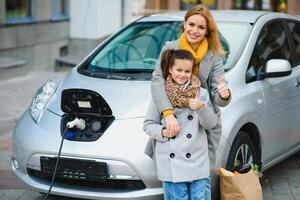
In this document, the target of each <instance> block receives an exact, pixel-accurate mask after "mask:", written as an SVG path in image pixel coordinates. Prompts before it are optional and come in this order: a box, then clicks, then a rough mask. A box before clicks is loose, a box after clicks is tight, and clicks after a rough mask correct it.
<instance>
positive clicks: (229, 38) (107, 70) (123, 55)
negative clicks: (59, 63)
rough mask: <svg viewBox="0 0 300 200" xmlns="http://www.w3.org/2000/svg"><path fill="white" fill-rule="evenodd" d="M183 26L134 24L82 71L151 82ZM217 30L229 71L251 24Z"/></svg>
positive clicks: (165, 23)
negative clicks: (165, 50) (164, 49)
mask: <svg viewBox="0 0 300 200" xmlns="http://www.w3.org/2000/svg"><path fill="white" fill-rule="evenodd" d="M181 26H182V22H138V23H134V24H132V25H130V26H129V27H127V28H126V29H124V30H123V31H122V32H120V33H119V34H118V35H116V36H115V37H113V38H112V39H111V40H110V41H109V42H108V43H106V44H104V45H103V46H102V47H101V48H100V49H99V50H98V51H97V52H96V53H95V54H94V55H93V56H92V57H91V59H90V60H88V62H87V63H86V64H83V65H82V66H81V67H79V70H80V71H81V72H84V73H85V74H87V75H90V76H95V77H102V78H111V79H123V80H136V79H141V80H145V79H150V78H151V73H152V71H153V69H154V67H155V64H156V62H157V59H158V57H159V54H160V51H161V49H162V47H163V46H164V44H165V42H166V41H171V40H176V39H177V38H178V37H179V34H180V32H181ZM218 27H219V29H220V32H221V34H222V37H221V41H222V43H223V46H224V48H225V49H226V51H227V52H228V53H227V56H226V59H225V60H224V64H225V69H230V68H231V64H232V63H233V62H234V61H235V59H236V57H237V55H238V53H239V52H240V50H241V49H243V45H244V43H245V41H246V39H245V38H246V36H247V35H248V33H249V29H250V24H249V25H248V26H247V24H241V23H228V22H220V23H218Z"/></svg>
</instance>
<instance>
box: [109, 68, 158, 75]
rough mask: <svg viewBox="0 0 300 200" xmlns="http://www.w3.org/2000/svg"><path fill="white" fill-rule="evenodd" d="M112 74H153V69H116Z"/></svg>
mask: <svg viewBox="0 0 300 200" xmlns="http://www.w3.org/2000/svg"><path fill="white" fill-rule="evenodd" d="M111 72H112V73H135V74H138V73H152V72H153V69H115V70H112V71H111Z"/></svg>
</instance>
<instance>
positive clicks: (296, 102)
mask: <svg viewBox="0 0 300 200" xmlns="http://www.w3.org/2000/svg"><path fill="white" fill-rule="evenodd" d="M286 24H287V26H286V27H287V29H288V31H289V36H290V42H291V50H292V53H293V63H292V67H293V72H292V74H291V77H290V79H291V81H292V83H293V89H294V93H293V96H292V99H291V105H290V106H291V107H292V110H291V112H290V117H289V120H290V125H291V127H290V128H291V131H292V135H291V137H292V138H293V140H292V143H291V145H293V146H296V145H298V143H299V141H300V120H299V114H300V22H299V21H288V22H287V23H286ZM293 146H291V147H293Z"/></svg>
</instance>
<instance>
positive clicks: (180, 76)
mask: <svg viewBox="0 0 300 200" xmlns="http://www.w3.org/2000/svg"><path fill="white" fill-rule="evenodd" d="M193 64H194V63H193V61H191V60H187V59H177V58H175V60H174V65H173V66H172V67H171V68H170V69H169V72H170V74H171V77H172V79H173V81H175V82H176V83H177V84H179V85H182V84H184V83H186V82H187V81H188V80H189V79H190V78H191V76H192V69H193Z"/></svg>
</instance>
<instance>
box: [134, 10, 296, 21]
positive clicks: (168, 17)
mask: <svg viewBox="0 0 300 200" xmlns="http://www.w3.org/2000/svg"><path fill="white" fill-rule="evenodd" d="M185 13H186V11H177V12H167V13H161V14H153V15H149V16H146V17H143V18H141V19H140V20H138V22H151V21H182V20H183V18H184V15H185ZM212 14H213V16H214V19H215V20H216V21H230V22H248V23H255V22H256V21H257V19H258V18H259V17H261V16H262V15H270V16H277V17H287V16H290V15H287V14H283V13H275V12H269V11H252V10H251V11H249V10H212Z"/></svg>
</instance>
